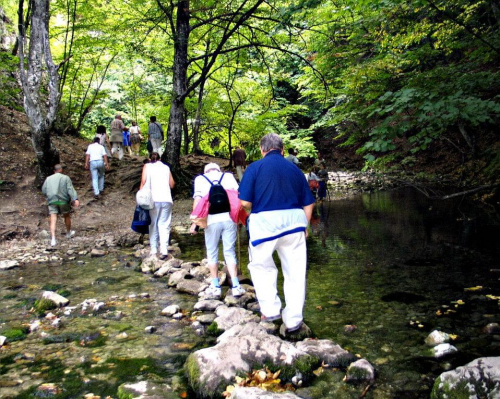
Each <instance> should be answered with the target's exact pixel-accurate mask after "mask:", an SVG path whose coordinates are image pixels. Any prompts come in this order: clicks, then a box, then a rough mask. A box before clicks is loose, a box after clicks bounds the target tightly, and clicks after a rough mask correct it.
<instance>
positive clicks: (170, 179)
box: [168, 173, 175, 188]
mask: <svg viewBox="0 0 500 399" xmlns="http://www.w3.org/2000/svg"><path fill="white" fill-rule="evenodd" d="M168 183H169V185H170V188H174V186H175V180H174V177H173V176H172V173H170V178H169V182H168Z"/></svg>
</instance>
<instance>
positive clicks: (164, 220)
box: [141, 151, 175, 260]
mask: <svg viewBox="0 0 500 399" xmlns="http://www.w3.org/2000/svg"><path fill="white" fill-rule="evenodd" d="M149 159H150V162H149V163H147V164H145V165H144V167H143V168H142V178H141V189H142V188H143V187H144V186H145V185H146V184H147V185H149V189H150V190H151V195H152V197H153V201H154V203H155V206H154V208H153V209H151V210H150V211H149V215H150V216H151V224H150V225H149V243H150V246H151V249H150V253H149V255H150V256H156V255H157V252H158V245H159V247H160V259H161V260H165V259H166V258H167V256H168V242H169V240H170V224H171V222H172V206H173V200H172V193H171V189H172V188H174V186H175V181H174V178H173V176H172V172H171V171H170V168H169V167H168V166H167V165H165V164H164V163H163V162H161V161H160V154H158V153H157V152H154V151H153V152H152V153H151V157H150V158H149Z"/></svg>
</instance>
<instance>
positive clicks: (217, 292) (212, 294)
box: [205, 284, 222, 298]
mask: <svg viewBox="0 0 500 399" xmlns="http://www.w3.org/2000/svg"><path fill="white" fill-rule="evenodd" d="M221 294H222V290H221V288H220V287H216V286H215V285H211V284H210V287H208V288H207V289H206V290H205V297H206V298H220V296H221Z"/></svg>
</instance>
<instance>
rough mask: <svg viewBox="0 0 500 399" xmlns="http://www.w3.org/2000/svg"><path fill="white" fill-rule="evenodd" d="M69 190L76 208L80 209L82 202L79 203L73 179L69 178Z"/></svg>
mask: <svg viewBox="0 0 500 399" xmlns="http://www.w3.org/2000/svg"><path fill="white" fill-rule="evenodd" d="M67 190H68V194H69V196H70V197H71V200H72V201H73V203H74V205H75V208H78V206H79V205H80V201H78V194H77V193H76V190H75V188H74V187H73V182H72V181H71V179H70V178H69V177H68V179H67Z"/></svg>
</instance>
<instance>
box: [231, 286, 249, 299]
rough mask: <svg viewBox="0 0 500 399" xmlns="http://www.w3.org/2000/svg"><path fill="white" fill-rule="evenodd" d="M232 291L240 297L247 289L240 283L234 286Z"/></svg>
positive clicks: (235, 295) (236, 296)
mask: <svg viewBox="0 0 500 399" xmlns="http://www.w3.org/2000/svg"><path fill="white" fill-rule="evenodd" d="M231 293H232V294H233V296H234V297H235V298H238V297H240V296H242V295H244V294H245V293H246V290H245V289H244V288H243V287H242V286H241V285H238V286H237V287H234V288H233V289H232V290H231Z"/></svg>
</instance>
